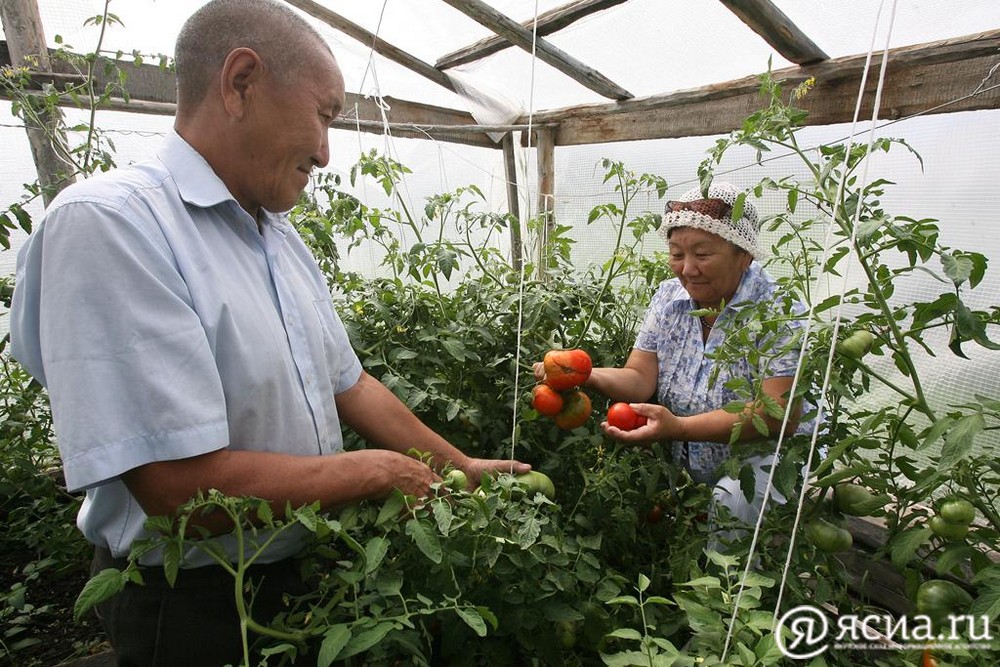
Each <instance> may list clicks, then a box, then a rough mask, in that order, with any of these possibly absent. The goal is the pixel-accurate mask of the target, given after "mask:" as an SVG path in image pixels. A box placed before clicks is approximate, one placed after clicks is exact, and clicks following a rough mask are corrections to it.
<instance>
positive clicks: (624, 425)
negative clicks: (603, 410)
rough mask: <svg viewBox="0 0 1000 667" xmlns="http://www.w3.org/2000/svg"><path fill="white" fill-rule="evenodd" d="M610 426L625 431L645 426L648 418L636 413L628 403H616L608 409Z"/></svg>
mask: <svg viewBox="0 0 1000 667" xmlns="http://www.w3.org/2000/svg"><path fill="white" fill-rule="evenodd" d="M608 424H610V425H611V426H614V427H615V428H620V429H621V430H623V431H631V430H632V429H635V428H639V427H640V426H645V424H646V418H645V417H643V416H642V415H640V414H638V413H636V411H635V410H633V409H632V408H631V406H629V404H628V403H614V404H612V406H611V407H610V408H608Z"/></svg>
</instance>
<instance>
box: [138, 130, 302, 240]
mask: <svg viewBox="0 0 1000 667" xmlns="http://www.w3.org/2000/svg"><path fill="white" fill-rule="evenodd" d="M158 157H159V159H160V161H161V162H163V164H164V166H165V167H166V168H167V171H169V172H170V175H171V176H172V177H173V179H174V182H175V183H176V184H177V191H178V192H179V193H180V196H181V199H183V200H184V201H185V202H187V203H188V204H191V205H192V206H198V207H199V208H211V207H213V206H217V205H219V204H222V203H225V202H231V203H232V205H233V206H235V207H236V208H239V203H238V202H237V201H236V198H235V197H233V194H232V193H231V192H230V191H229V188H227V187H226V184H225V183H223V182H222V179H221V178H219V176H218V174H216V173H215V170H214V169H212V165H210V164H209V163H208V161H207V160H205V158H204V157H202V155H201V153H199V152H198V151H197V150H195V148H194V147H193V146H192V145H191V144H189V143H188V142H187V141H185V140H184V138H183V137H181V135H179V134H177V132H176V131H175V130H170V132H168V133H167V139H166V141H165V142H164V144H163V146H162V147H161V148H160V151H159V153H158ZM240 210H242V209H240ZM260 221H261V223H263V224H268V225H271V226H272V227H273V228H274V229H275V230H276V231H278V232H279V233H280V234H281V235H282V236H283V235H284V234H285V233H286V232H287V231H288V227H289V226H288V221H287V219H286V217H285V215H284V214H283V213H273V212H271V211H267V210H264V209H261V216H260Z"/></svg>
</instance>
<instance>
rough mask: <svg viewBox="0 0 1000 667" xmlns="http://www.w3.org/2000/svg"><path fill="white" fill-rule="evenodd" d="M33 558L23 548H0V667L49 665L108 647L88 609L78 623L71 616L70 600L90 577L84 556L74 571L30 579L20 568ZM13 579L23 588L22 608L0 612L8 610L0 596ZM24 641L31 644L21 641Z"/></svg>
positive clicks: (34, 555)
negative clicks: (18, 610)
mask: <svg viewBox="0 0 1000 667" xmlns="http://www.w3.org/2000/svg"><path fill="white" fill-rule="evenodd" d="M6 546H7V547H9V546H10V543H6ZM37 558H38V556H37V555H36V554H32V553H29V552H28V551H17V550H16V549H10V548H7V549H4V550H2V551H0V621H2V629H0V666H4V667H6V666H7V665H10V666H11V667H15V666H16V667H53V666H55V665H60V664H62V663H72V661H74V660H75V659H78V658H82V657H85V656H89V655H97V654H100V653H104V652H106V651H108V650H109V645H108V644H107V642H106V638H105V635H104V631H103V630H102V629H101V624H100V622H99V621H98V620H97V618H96V617H95V616H94V615H93V614H92V613H91V614H88V615H87V616H86V617H85V618H83V619H81V620H80V621H79V622H77V621H74V620H73V604H74V603H75V602H76V597H77V595H78V594H79V593H80V590H81V589H82V588H83V585H84V583H86V581H87V579H88V577H89V574H88V571H87V569H88V563H89V557H85V558H83V559H82V561H81V565H80V567H79V568H76V569H74V570H73V571H70V572H63V573H55V572H49V571H45V572H43V573H42V574H41V576H39V577H38V578H36V579H31V580H29V579H28V578H27V577H26V576H25V574H24V572H23V569H24V567H25V565H26V564H28V563H31V562H33V561H35V560H37ZM18 582H20V583H23V584H24V585H25V586H26V587H27V591H26V593H25V596H24V604H25V607H23V608H22V609H23V612H22V613H21V614H10V615H7V616H4V615H3V614H5V613H8V612H9V611H10V610H9V608H8V607H7V601H5V600H3V599H2V596H6V595H8V594H9V593H10V591H11V590H12V589H11V587H12V586H14V585H15V584H17V583H18ZM27 605H31V608H30V609H31V610H30V612H29V611H28V609H29V608H28V607H27ZM12 633H14V634H12ZM28 640H33V643H30V645H25V644H28V643H29V641H28Z"/></svg>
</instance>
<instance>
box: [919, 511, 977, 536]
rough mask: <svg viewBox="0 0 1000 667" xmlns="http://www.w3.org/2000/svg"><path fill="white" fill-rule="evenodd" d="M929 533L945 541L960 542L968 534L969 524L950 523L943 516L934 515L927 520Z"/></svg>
mask: <svg viewBox="0 0 1000 667" xmlns="http://www.w3.org/2000/svg"><path fill="white" fill-rule="evenodd" d="M927 525H928V526H929V527H930V529H931V532H932V533H934V534H935V535H937V536H938V537H942V538H944V539H946V540H961V539H964V538H965V536H966V535H968V533H969V524H967V523H952V522H951V521H948V520H947V519H945V518H944V517H943V516H937V515H934V516H932V517H931V518H930V519H928V520H927Z"/></svg>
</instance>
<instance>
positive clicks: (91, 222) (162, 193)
mask: <svg viewBox="0 0 1000 667" xmlns="http://www.w3.org/2000/svg"><path fill="white" fill-rule="evenodd" d="M258 222H259V226H258ZM11 343H12V354H13V356H14V357H15V358H16V359H17V360H18V361H19V362H21V364H22V365H23V366H24V367H25V368H26V369H27V370H28V371H29V372H30V373H31V374H32V375H33V376H34V377H35V378H37V379H38V380H39V381H40V382H41V383H42V384H43V385H44V386H45V387H46V388H47V389H48V392H49V396H50V400H51V405H52V413H53V423H54V428H55V432H56V436H57V440H58V445H59V451H60V454H61V457H62V461H63V467H64V470H65V474H66V480H67V485H68V487H69V489H70V490H71V491H74V490H81V489H84V490H86V498H85V500H84V504H83V508H82V510H81V513H80V516H79V518H78V524H79V526H80V528H81V530H82V531H83V532H84V534H85V535H86V536H87V538H88V539H89V540H90V541H92V542H94V543H95V544H98V545H102V546H107V547H109V548H110V549H111V550H112V552H113V553H114V554H115V555H117V556H122V555H126V554H127V553H128V550H129V547H130V545H131V543H132V541H133V540H134V539H135V538H136V537H139V536H140V535H142V534H143V528H142V524H143V522H144V520H145V518H146V517H145V515H144V514H143V512H142V510H141V508H140V507H139V505H138V503H137V502H136V500H135V498H134V497H132V496H131V494H130V493H129V492H128V489H127V488H126V487H125V485H124V483H123V482H122V481H121V477H120V476H121V475H122V473H124V472H126V471H128V470H130V469H133V468H135V467H137V466H141V465H143V464H146V463H151V462H154V461H164V460H173V459H180V458H186V457H191V456H197V455H199V454H205V453H208V452H211V451H215V450H218V449H221V448H226V447H228V448H231V449H236V450H255V451H277V452H285V453H288V454H294V455H318V454H320V455H322V454H332V453H335V452H338V451H340V450H341V449H342V448H343V440H342V435H341V431H340V420H339V417H338V414H337V408H336V404H335V403H334V400H333V399H334V396H335V395H336V394H338V393H340V392H343V391H345V390H346V389H349V388H350V387H352V386H353V385H354V384H355V383H356V382H357V380H358V378H359V377H360V375H361V364H360V362H359V360H358V358H357V356H356V355H355V353H354V352H353V350H352V349H351V346H350V342H349V340H348V337H347V333H346V331H345V329H344V326H343V324H342V323H341V321H340V318H339V317H338V316H337V314H336V313H335V312H334V310H333V306H332V301H331V296H330V293H329V291H328V288H327V286H326V281H325V280H324V277H323V275H322V273H321V272H320V270H319V268H318V267H317V265H316V262H315V260H314V258H313V257H312V255H311V253H310V252H309V250H308V248H307V247H306V245H305V244H304V243H303V241H302V239H301V238H300V237H299V236H298V234H297V233H296V231H295V229H294V228H293V227H292V226H291V225H290V224H289V222H288V220H287V219H286V218H285V217H284V216H283V215H280V214H274V213H269V212H262V214H261V216H260V220H259V221H257V220H254V219H253V217H252V216H250V214H248V213H247V212H246V211H244V210H243V209H242V208H240V207H239V205H238V204H237V203H236V201H235V199H234V198H233V197H232V195H231V194H230V193H229V191H228V190H227V189H226V187H225V185H224V184H223V183H222V181H221V180H220V179H219V178H218V177H217V176H216V174H215V173H214V171H213V170H212V169H211V167H210V166H209V164H208V163H207V162H206V161H205V160H204V159H203V158H202V157H201V155H200V154H198V153H197V152H196V151H195V150H194V149H193V148H192V147H191V146H190V145H189V144H187V143H186V142H185V141H184V140H183V139H182V138H181V137H180V136H179V135H177V134H175V133H171V135H170V136H169V137H168V138H167V140H166V142H165V144H164V146H163V148H162V149H161V151H160V152H159V153H158V155H157V158H156V159H154V160H151V161H149V162H146V163H141V164H137V165H133V166H129V167H127V168H122V169H119V170H116V171H113V172H109V173H108V174H106V175H103V176H100V177H96V178H92V179H88V180H86V181H83V182H81V183H78V184H76V185H73V186H71V187H69V188H67V189H66V190H65V191H63V192H62V193H60V195H59V196H58V197H56V199H55V200H54V201H53V202H52V204H51V206H50V207H49V209H48V210H47V212H46V215H45V218H44V219H43V221H42V222H41V223H40V224H39V226H38V227H37V229H36V230H35V231H34V233H33V234H32V236H31V237H30V238H29V240H28V242H27V244H26V245H25V246H24V247H23V248H22V249H21V251H20V253H19V255H18V261H17V282H16V287H15V293H14V301H13V305H12V310H11ZM297 548H298V544H296V543H295V539H291V540H290V541H289V543H288V544H287V545H282V544H278V545H277V546H276V548H275V549H274V550H273V551H272V552H271V553H272V557H271V558H267V559H264V560H275V559H276V558H278V557H283V556H285V555H288V553H290V552H292V551H294V550H296V549H297Z"/></svg>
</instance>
